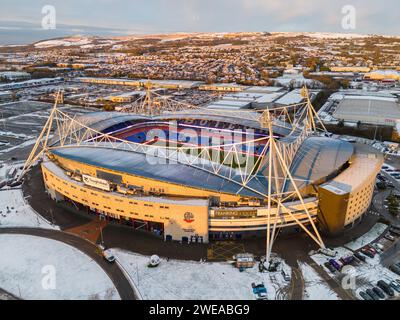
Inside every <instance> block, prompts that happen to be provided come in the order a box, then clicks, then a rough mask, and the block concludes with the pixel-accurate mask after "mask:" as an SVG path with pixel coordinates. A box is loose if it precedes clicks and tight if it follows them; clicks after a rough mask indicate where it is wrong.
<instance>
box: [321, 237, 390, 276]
mask: <svg viewBox="0 0 400 320" xmlns="http://www.w3.org/2000/svg"><path fill="white" fill-rule="evenodd" d="M381 252H383V245H382V244H380V243H374V244H371V245H366V246H364V247H362V248H361V250H360V251H356V252H354V253H353V254H350V255H347V256H344V257H341V258H340V259H338V260H336V259H333V258H332V259H329V261H327V262H325V263H324V266H325V267H326V268H327V269H328V270H329V271H331V272H332V273H335V272H336V271H339V272H340V271H341V270H342V268H343V267H344V266H345V265H349V264H350V265H353V264H354V262H356V261H362V262H365V261H366V257H369V258H371V259H373V258H374V257H375V255H376V254H378V253H381Z"/></svg>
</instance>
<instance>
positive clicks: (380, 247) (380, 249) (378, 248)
mask: <svg viewBox="0 0 400 320" xmlns="http://www.w3.org/2000/svg"><path fill="white" fill-rule="evenodd" d="M372 247H373V248H374V249H375V250H376V252H378V253H382V251H383V250H382V249H383V245H381V244H380V243H374V244H372Z"/></svg>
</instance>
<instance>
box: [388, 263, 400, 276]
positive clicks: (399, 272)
mask: <svg viewBox="0 0 400 320" xmlns="http://www.w3.org/2000/svg"><path fill="white" fill-rule="evenodd" d="M389 270H390V271H392V272H394V273H395V274H397V275H399V276H400V268H399V267H398V266H397V265H395V264H392V265H391V266H390V267H389Z"/></svg>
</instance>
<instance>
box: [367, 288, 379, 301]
mask: <svg viewBox="0 0 400 320" xmlns="http://www.w3.org/2000/svg"><path fill="white" fill-rule="evenodd" d="M365 292H366V293H367V294H368V295H369V296H370V297H371V298H372V300H379V296H378V295H377V294H376V293H375V292H374V290H372V289H367V290H365Z"/></svg>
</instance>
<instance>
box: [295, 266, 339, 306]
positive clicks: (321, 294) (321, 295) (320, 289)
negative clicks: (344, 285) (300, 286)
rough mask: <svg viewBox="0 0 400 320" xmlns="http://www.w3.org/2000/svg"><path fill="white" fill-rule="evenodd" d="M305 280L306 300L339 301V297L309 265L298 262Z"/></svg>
mask: <svg viewBox="0 0 400 320" xmlns="http://www.w3.org/2000/svg"><path fill="white" fill-rule="evenodd" d="M298 263H299V266H300V269H301V273H302V274H303V280H304V296H303V299H304V300H339V299H340V298H339V296H338V295H337V294H336V293H335V292H334V291H332V289H330V288H329V285H328V284H327V283H326V282H325V281H324V280H323V279H322V278H321V277H320V276H319V275H318V273H317V272H316V271H315V270H314V269H313V268H312V267H311V266H309V265H308V264H306V263H304V262H300V261H299V262H298Z"/></svg>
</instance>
